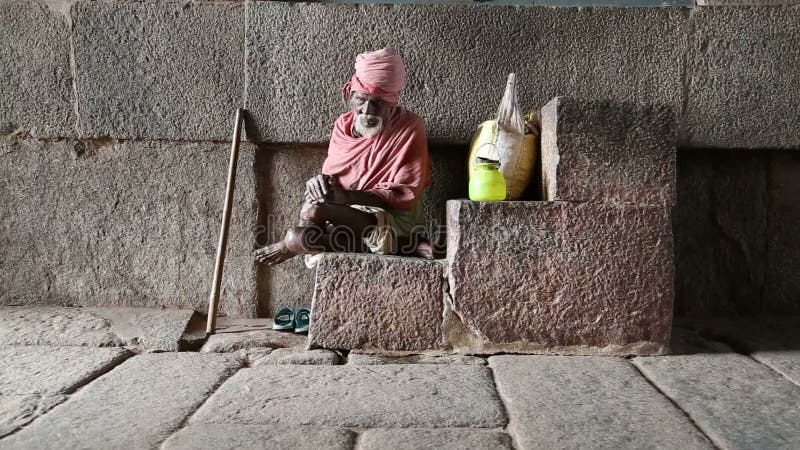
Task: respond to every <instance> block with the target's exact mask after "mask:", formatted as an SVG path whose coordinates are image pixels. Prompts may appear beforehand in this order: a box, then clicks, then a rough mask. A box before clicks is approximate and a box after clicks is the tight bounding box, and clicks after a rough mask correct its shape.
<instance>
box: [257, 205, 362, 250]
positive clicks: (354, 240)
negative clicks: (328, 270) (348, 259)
mask: <svg viewBox="0 0 800 450" xmlns="http://www.w3.org/2000/svg"><path fill="white" fill-rule="evenodd" d="M301 223H303V224H308V225H306V226H298V227H294V228H292V229H290V230H289V231H287V232H286V236H285V237H284V238H283V240H281V241H278V242H276V243H274V244H270V245H267V246H266V247H262V248H260V249H258V250H256V251H255V252H254V256H255V259H256V261H258V262H260V263H263V264H268V265H275V264H280V263H282V262H284V261H286V260H287V259H289V258H292V257H293V256H297V255H305V254H315V253H321V252H334V251H336V252H348V251H349V252H355V251H360V250H362V248H361V247H362V242H361V237H362V236H363V235H364V231H365V230H366V229H367V228H369V227H370V226H375V225H376V223H377V220H376V218H375V216H374V215H372V214H370V213H366V212H364V211H359V210H357V209H354V208H351V207H349V206H347V205H333V204H329V203H318V204H310V205H308V204H307V205H303V211H302V215H301ZM325 223H331V224H333V225H334V230H335V231H334V232H333V233H328V232H327V231H326V230H324V228H323V227H324V224H325Z"/></svg>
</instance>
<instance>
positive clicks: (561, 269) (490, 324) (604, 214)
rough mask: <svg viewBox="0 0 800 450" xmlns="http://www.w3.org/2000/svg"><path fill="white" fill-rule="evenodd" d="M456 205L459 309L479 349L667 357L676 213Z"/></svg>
mask: <svg viewBox="0 0 800 450" xmlns="http://www.w3.org/2000/svg"><path fill="white" fill-rule="evenodd" d="M447 206H448V230H449V235H448V245H447V253H448V261H449V269H448V274H449V282H450V295H451V296H452V303H453V304H452V308H453V310H454V312H455V313H456V315H457V316H458V317H459V318H460V319H461V321H462V322H463V324H464V325H465V326H466V329H467V330H468V331H469V332H470V333H471V334H472V335H473V337H474V338H475V339H476V341H477V342H478V343H479V344H482V345H484V346H486V347H487V348H491V349H494V350H496V351H503V350H505V351H514V352H526V353H527V352H532V353H566V354H650V353H658V352H662V351H664V349H665V346H666V345H667V344H668V342H669V334H670V326H671V321H672V300H673V267H672V257H673V255H672V234H671V230H670V218H669V213H668V210H667V209H665V208H663V207H655V206H634V205H612V204H600V203H567V202H499V203H480V202H469V201H466V200H461V201H455V200H454V201H450V202H448V204H447ZM477 350H480V349H477Z"/></svg>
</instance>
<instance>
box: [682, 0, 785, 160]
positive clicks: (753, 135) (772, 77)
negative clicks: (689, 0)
mask: <svg viewBox="0 0 800 450" xmlns="http://www.w3.org/2000/svg"><path fill="white" fill-rule="evenodd" d="M691 21H692V23H693V25H692V26H693V31H692V33H691V34H690V35H689V50H688V51H689V54H688V55H689V56H688V60H687V61H688V62H687V72H688V76H689V79H688V87H687V89H688V92H687V104H686V111H685V122H686V123H685V127H686V133H687V136H686V141H687V143H688V145H689V146H692V147H701V148H702V147H716V148H728V149H734V148H772V149H778V148H798V147H800V131H798V129H797V127H796V122H797V121H796V120H795V119H796V118H797V117H798V116H800V106H798V105H800V90H798V86H800V73H798V71H797V70H796V69H795V68H796V67H797V65H798V64H799V63H800V47H798V46H797V45H795V43H796V42H797V41H798V39H800V28H799V27H797V23H798V22H800V9H799V8H797V7H781V8H776V7H769V6H764V7H743V8H737V7H729V8H699V9H695V10H694V11H693V13H692V15H691ZM742 30H747V32H746V33H743V32H742Z"/></svg>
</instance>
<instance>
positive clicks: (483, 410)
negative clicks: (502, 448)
mask: <svg viewBox="0 0 800 450" xmlns="http://www.w3.org/2000/svg"><path fill="white" fill-rule="evenodd" d="M244 397H246V398H248V399H249V400H248V402H247V403H246V404H242V403H241V399H242V398H244ZM505 422H506V419H505V414H504V412H503V407H502V405H501V403H500V401H499V399H498V398H497V394H496V392H495V390H494V383H493V382H492V377H491V374H490V372H489V371H488V369H486V368H485V367H480V366H443V365H421V364H420V365H409V364H404V365H385V366H348V365H344V366H269V365H264V366H260V367H255V368H251V369H244V370H241V371H239V372H238V373H237V374H236V375H235V376H234V377H233V378H231V379H230V380H229V381H228V382H227V383H225V384H224V385H222V387H220V389H219V390H218V391H217V392H215V393H214V395H213V396H211V398H209V399H208V401H207V402H206V403H205V404H204V405H203V406H202V407H201V408H200V409H199V410H198V411H197V413H195V415H194V416H192V419H191V423H195V424H197V423H240V424H278V425H321V426H337V427H363V428H374V427H423V428H445V427H480V428H484V427H485V428H494V427H502V426H504V425H505Z"/></svg>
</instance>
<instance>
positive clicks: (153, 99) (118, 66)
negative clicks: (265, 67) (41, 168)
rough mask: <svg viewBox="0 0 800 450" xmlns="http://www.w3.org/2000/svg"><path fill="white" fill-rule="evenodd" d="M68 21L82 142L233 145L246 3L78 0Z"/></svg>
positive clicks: (240, 87) (240, 96) (241, 79)
mask: <svg viewBox="0 0 800 450" xmlns="http://www.w3.org/2000/svg"><path fill="white" fill-rule="evenodd" d="M73 17H74V27H73V34H74V39H75V62H76V66H77V77H78V112H79V129H80V131H81V134H82V136H90V137H103V136H109V137H113V138H130V139H141V138H157V139H173V140H228V139H230V135H231V130H232V129H233V118H234V115H235V113H236V108H237V107H238V106H239V105H241V104H242V103H243V92H244V71H243V70H242V61H243V58H244V5H242V4H241V3H231V2H198V3H185V4H184V3H178V2H159V3H138V2H123V3H105V2H103V3H96V2H81V3H78V4H76V6H75V7H74V8H73ZM198 30H203V32H202V33H198Z"/></svg>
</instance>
